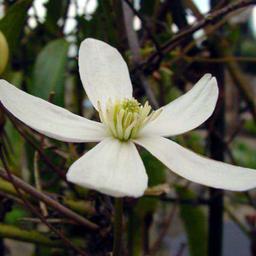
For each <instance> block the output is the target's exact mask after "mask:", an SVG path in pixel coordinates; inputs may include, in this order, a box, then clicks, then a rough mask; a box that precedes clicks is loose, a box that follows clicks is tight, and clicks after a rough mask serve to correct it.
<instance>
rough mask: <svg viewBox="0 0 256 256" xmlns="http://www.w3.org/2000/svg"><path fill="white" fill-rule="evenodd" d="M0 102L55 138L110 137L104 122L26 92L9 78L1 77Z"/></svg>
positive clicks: (34, 126) (78, 139)
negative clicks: (89, 118) (82, 115)
mask: <svg viewBox="0 0 256 256" xmlns="http://www.w3.org/2000/svg"><path fill="white" fill-rule="evenodd" d="M0 101H1V103H2V104H3V106H4V107H5V108H6V109H7V110H8V111H9V112H10V113H11V114H13V115H14V116H15V117H16V118H18V119H19V120H20V121H22V122H23V123H25V124H26V125H27V126H29V127H31V128H32V129H34V130H36V131H38V132H40V133H42V134H44V135H46V136H48V137H50V138H53V139H57V140H61V141H66V142H92V141H100V140H102V139H103V138H104V137H106V136H107V134H106V131H105V130H106V129H104V125H103V124H101V123H98V122H94V121H91V120H88V119H86V118H83V117H80V116H77V115H75V114H72V113H71V112H69V111H67V110H65V109H63V108H60V107H58V106H55V105H53V104H51V103H49V102H47V101H45V100H42V99H40V98H37V97H34V96H32V95H30V94H28V93H25V92H23V91H21V90H19V89H18V88H16V87H15V86H13V85H11V84H10V83H8V82H7V81H5V80H0Z"/></svg>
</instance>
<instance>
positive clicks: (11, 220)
mask: <svg viewBox="0 0 256 256" xmlns="http://www.w3.org/2000/svg"><path fill="white" fill-rule="evenodd" d="M27 216H28V213H27V212H26V211H25V210H24V209H23V208H21V207H15V208H13V209H12V210H11V211H10V212H8V213H7V214H6V215H5V219H4V222H5V223H6V224H9V225H18V224H19V223H20V220H21V219H22V218H24V217H27Z"/></svg>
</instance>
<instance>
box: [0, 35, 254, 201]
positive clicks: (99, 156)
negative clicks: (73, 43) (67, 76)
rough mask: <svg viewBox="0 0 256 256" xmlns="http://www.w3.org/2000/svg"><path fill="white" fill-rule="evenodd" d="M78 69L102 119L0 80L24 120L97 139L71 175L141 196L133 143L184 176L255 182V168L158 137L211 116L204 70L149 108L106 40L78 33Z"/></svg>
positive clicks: (71, 138)
mask: <svg viewBox="0 0 256 256" xmlns="http://www.w3.org/2000/svg"><path fill="white" fill-rule="evenodd" d="M79 71H80V76H81V80H82V83H83V86H84V89H85V91H86V93H87V96H88V97H89V99H90V100H91V102H92V104H93V106H94V107H95V109H96V110H97V111H98V112H99V117H100V121H101V122H95V121H91V120H88V119H86V118H83V117H80V116H77V115H75V114H72V113H71V112H69V111H67V110H65V109H63V108H60V107H58V106H55V105H53V104H51V103H49V102H47V101H44V100H42V99H40V98H37V97H34V96H31V95H29V94H27V93H25V92H23V91H21V90H19V89H17V88H16V87H14V86H13V85H11V84H9V83H8V82H6V81H4V80H1V81H0V100H1V102H2V104H3V106H4V107H5V108H6V109H7V110H8V111H9V112H11V113H12V114H13V115H14V116H15V117H16V118H18V119H19V120H21V121H22V122H23V123H25V124H26V125H28V126H29V127H31V128H33V129H34V130H36V131H38V132H40V133H42V134H44V135H46V136H48V137H50V138H54V139H57V140H60V141H65V142H77V143H83V142H99V144H97V145H96V146H95V147H94V148H93V149H91V150H90V151H88V152H87V153H86V154H84V155H83V156H82V157H81V158H80V159H78V160H77V161H76V162H74V163H73V164H72V165H71V167H70V168H69V170H68V173H67V179H68V180H69V181H70V182H73V183H76V184H78V185H80V186H83V187H86V188H90V189H95V190H97V191H100V192H102V193H105V194H108V195H111V196H115V197H122V196H132V197H139V196H141V195H143V193H144V191H145V189H146V188H147V183H148V176H147V174H146V170H145V167H144V165H143V162H142V160H141V158H140V156H139V153H138V151H137V148H136V146H135V143H136V144H138V145H140V146H142V147H144V148H145V149H147V150H148V151H149V152H150V153H151V154H152V155H154V156H155V157H157V158H158V159H159V160H160V161H161V162H163V163H164V164H165V165H166V166H167V167H168V168H169V169H171V170H172V171H173V172H175V173H177V174H178V175H180V176H182V177H184V178H186V179H188V180H191V181H194V182H197V183H200V184H203V185H206V186H211V187H215V188H222V189H229V190H237V191H239V190H246V189H250V188H253V187H255V186H256V171H255V170H252V169H248V168H242V167H238V166H233V165H230V164H226V163H221V162H218V161H214V160H210V159H207V158H205V157H202V156H199V155H197V154H195V153H193V152H191V151H190V150H188V149H185V148H183V147H182V146H180V145H178V144H177V143H175V142H174V141H171V140H170V139H167V138H165V137H169V136H174V135H178V134H182V133H185V132H187V131H190V130H192V129H194V128H196V127H198V126H199V125H200V124H202V123H203V122H204V121H205V120H206V119H208V118H209V117H210V116H211V114H212V112H213V110H214V108H215V105H216V101H217V98H218V87H217V82H216V79H215V78H214V77H212V76H211V75H210V74H206V75H204V76H203V77H202V78H201V79H200V80H199V81H198V82H197V83H196V85H195V86H194V87H193V88H192V89H191V90H190V91H189V92H187V93H186V94H184V95H183V96H181V97H179V98H178V99H176V100H174V101H173V102H171V103H169V104H168V105H166V106H164V107H162V108H161V109H159V110H157V111H152V109H151V107H150V106H149V104H148V103H147V102H146V103H145V104H144V105H141V104H140V103H138V101H137V100H136V99H134V98H133V96H132V84H131V81H130V77H129V72H128V68H127V65H126V63H125V62H124V60H123V59H122V57H121V55H120V54H119V52H118V51H117V50H116V49H115V48H113V47H111V46H109V45H108V44H106V43H104V42H101V41H98V40H95V39H86V40H84V41H83V43H82V44H81V47H80V51H79ZM46 82H47V79H46Z"/></svg>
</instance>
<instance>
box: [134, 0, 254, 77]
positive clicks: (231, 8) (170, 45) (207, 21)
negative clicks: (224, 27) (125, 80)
mask: <svg viewBox="0 0 256 256" xmlns="http://www.w3.org/2000/svg"><path fill="white" fill-rule="evenodd" d="M253 4H256V0H242V1H237V2H235V3H231V4H229V5H227V6H226V7H224V8H222V9H219V10H216V11H213V12H211V13H209V14H208V15H207V16H205V17H204V18H203V19H201V20H199V21H197V22H195V23H193V24H192V25H191V26H189V27H188V28H187V29H184V30H182V31H181V32H179V33H178V34H177V35H176V36H174V37H172V38H171V39H170V40H169V41H167V42H166V43H165V44H164V45H162V46H161V47H160V50H161V52H162V53H163V54H166V53H168V52H170V51H172V50H173V49H175V48H176V47H177V46H178V45H179V44H180V43H181V42H183V40H185V39H186V38H187V37H188V36H191V35H192V34H193V33H194V32H196V31H198V30H199V29H202V28H204V27H206V26H208V25H214V24H215V23H216V22H218V20H220V19H222V18H223V17H224V16H226V15H228V14H230V13H233V12H235V11H237V10H239V9H241V8H245V7H247V6H249V5H253ZM161 61H162V58H161V57H159V54H158V52H155V53H153V54H152V55H151V56H149V58H148V59H147V60H146V61H144V62H143V63H141V64H140V65H138V66H137V67H136V68H135V69H134V70H133V72H135V70H137V69H141V70H143V71H144V73H145V74H150V73H152V72H153V71H154V70H156V69H157V68H158V66H159V64H160V62H161Z"/></svg>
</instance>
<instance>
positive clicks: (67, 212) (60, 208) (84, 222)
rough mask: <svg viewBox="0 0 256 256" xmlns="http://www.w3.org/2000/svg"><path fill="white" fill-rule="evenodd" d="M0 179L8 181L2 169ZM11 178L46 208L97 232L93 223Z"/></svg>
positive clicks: (19, 180) (13, 177)
mask: <svg viewBox="0 0 256 256" xmlns="http://www.w3.org/2000/svg"><path fill="white" fill-rule="evenodd" d="M0 177H1V178H3V179H5V180H7V181H10V177H8V175H7V174H6V173H5V172H4V171H3V170H2V169H0ZM11 177H12V179H13V180H14V181H15V184H16V186H18V187H19V188H20V189H22V190H23V191H25V192H27V193H29V194H31V195H33V196H34V197H35V198H37V199H39V200H41V201H43V202H45V203H46V204H47V205H48V206H51V207H52V208H53V209H55V210H57V211H58V212H60V213H61V214H62V215H64V216H66V217H67V218H71V219H72V220H74V221H75V222H76V223H78V224H80V225H82V226H84V227H86V228H88V229H91V230H98V228H99V227H98V225H96V224H95V223H93V222H90V221H89V220H87V219H85V218H83V217H82V216H80V215H78V214H76V213H75V212H73V211H71V210H70V209H68V208H66V207H65V206H63V205H61V204H60V203H59V202H57V201H55V200H53V199H52V198H50V197H49V196H47V195H45V194H44V193H41V192H39V191H37V190H36V189H35V188H34V187H32V186H31V185H29V184H27V183H25V182H24V181H23V180H21V179H19V178H18V177H16V176H14V175H11Z"/></svg>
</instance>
